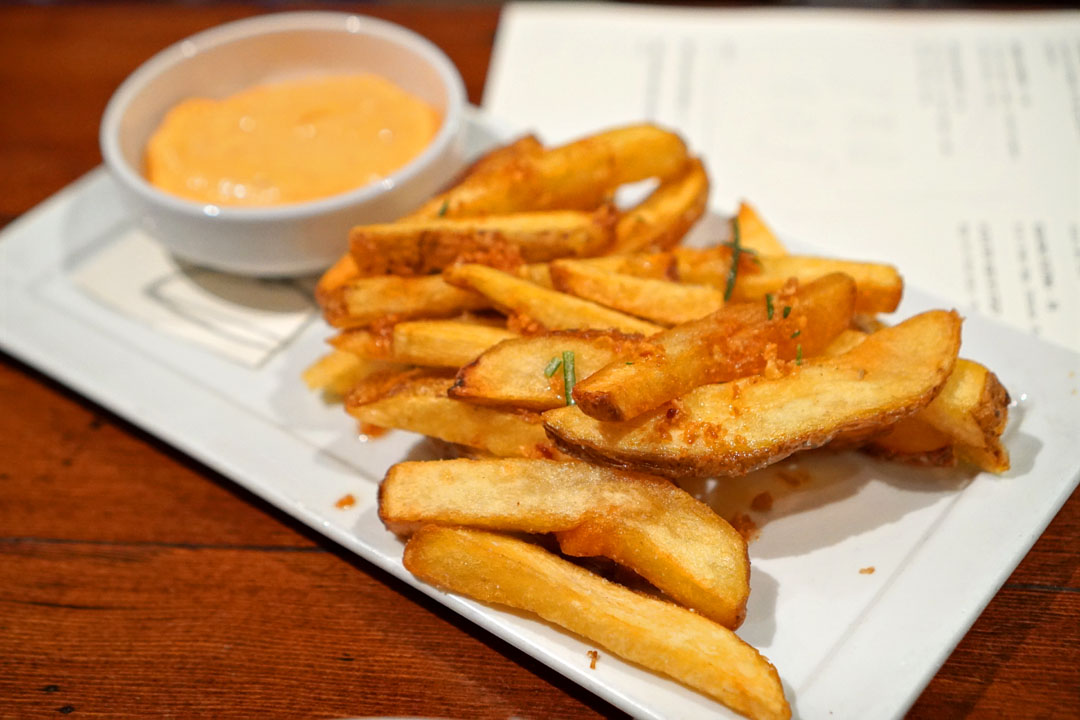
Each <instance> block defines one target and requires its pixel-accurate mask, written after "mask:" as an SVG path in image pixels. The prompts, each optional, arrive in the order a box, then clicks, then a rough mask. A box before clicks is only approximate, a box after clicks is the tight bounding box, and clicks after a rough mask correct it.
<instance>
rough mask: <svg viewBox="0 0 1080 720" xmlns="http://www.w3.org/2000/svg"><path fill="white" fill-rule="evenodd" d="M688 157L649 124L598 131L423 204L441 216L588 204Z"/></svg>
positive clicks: (679, 165) (667, 171)
mask: <svg viewBox="0 0 1080 720" xmlns="http://www.w3.org/2000/svg"><path fill="white" fill-rule="evenodd" d="M686 161H687V153H686V145H685V144H684V143H683V141H682V140H681V139H680V138H679V136H678V135H675V134H674V133H671V132H668V131H666V130H662V129H660V128H658V127H656V126H653V125H634V126H629V127H623V128H616V129H614V130H608V131H606V132H601V133H597V134H595V135H591V136H589V137H586V138H583V139H581V140H578V141H575V142H572V143H570V144H568V145H563V146H561V147H557V148H553V149H550V150H545V151H543V152H540V153H538V154H535V155H529V156H526V157H522V158H518V160H517V161H516V162H514V163H512V164H511V165H510V166H509V167H505V168H501V169H499V170H497V171H496V172H492V173H485V174H484V175H483V176H482V177H478V178H477V179H476V181H475V182H468V181H466V182H464V183H462V184H461V185H459V186H457V187H456V188H453V189H452V190H450V191H449V192H447V193H445V194H444V195H443V196H441V197H440V198H436V199H435V200H433V201H431V202H429V203H427V204H425V206H424V207H425V209H426V210H428V211H430V209H431V208H441V207H442V206H443V205H445V207H446V210H445V212H444V213H443V214H444V215H445V216H446V217H467V216H477V215H500V214H506V213H513V212H523V211H527V210H556V209H563V210H591V209H593V208H596V207H599V206H600V205H601V204H602V203H603V202H604V201H605V199H606V198H607V197H608V196H609V195H610V194H611V193H612V191H613V190H614V189H615V188H617V187H618V186H619V185H622V184H624V183H628V182H637V181H638V180H644V179H646V178H650V177H659V178H668V177H671V176H673V175H676V174H678V173H679V172H681V171H682V169H683V168H684V167H685V165H686Z"/></svg>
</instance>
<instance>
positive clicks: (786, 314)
mask: <svg viewBox="0 0 1080 720" xmlns="http://www.w3.org/2000/svg"><path fill="white" fill-rule="evenodd" d="M790 314H791V306H790V305H785V306H784V319H785V320H786V319H787V316H788V315H790Z"/></svg>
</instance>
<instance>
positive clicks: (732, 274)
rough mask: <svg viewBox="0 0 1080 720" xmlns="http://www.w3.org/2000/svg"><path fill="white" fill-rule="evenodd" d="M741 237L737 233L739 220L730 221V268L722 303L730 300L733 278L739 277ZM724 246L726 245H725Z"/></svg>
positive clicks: (741, 248)
mask: <svg viewBox="0 0 1080 720" xmlns="http://www.w3.org/2000/svg"><path fill="white" fill-rule="evenodd" d="M741 243H742V235H741V234H740V233H739V218H737V217H736V218H732V219H731V268H730V269H729V270H728V276H727V286H726V287H725V288H724V302H727V301H728V300H730V299H731V293H732V292H734V290H735V278H736V277H738V275H739V256H741V255H742V254H743V247H742V244H741ZM725 244H726V243H725Z"/></svg>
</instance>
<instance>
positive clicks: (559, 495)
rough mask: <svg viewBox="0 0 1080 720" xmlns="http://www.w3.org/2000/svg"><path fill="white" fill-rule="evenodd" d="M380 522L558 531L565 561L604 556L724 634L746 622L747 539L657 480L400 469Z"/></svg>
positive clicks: (547, 470)
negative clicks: (567, 557) (716, 625)
mask: <svg viewBox="0 0 1080 720" xmlns="http://www.w3.org/2000/svg"><path fill="white" fill-rule="evenodd" d="M379 517H381V518H382V520H383V522H384V523H386V525H387V526H388V527H390V528H391V529H393V530H395V531H396V532H411V531H412V530H414V529H416V528H417V527H419V526H420V525H423V524H427V523H436V524H439V525H463V526H466V527H477V528H484V529H487V530H504V531H513V532H529V533H557V536H556V537H557V538H558V541H559V544H560V546H561V547H562V549H563V552H565V553H566V554H568V555H575V556H580V557H592V556H604V557H608V558H610V559H612V560H614V561H615V562H617V563H619V564H620V565H623V566H625V567H628V568H630V569H632V570H634V571H635V572H637V573H638V574H639V575H641V576H642V577H644V578H645V579H646V580H648V581H650V582H651V583H652V584H653V585H655V586H656V587H658V588H659V589H661V590H663V591H664V592H666V593H667V594H668V595H670V596H671V597H672V598H674V599H675V600H676V601H678V602H679V603H681V604H683V605H685V606H686V607H689V608H691V609H693V610H696V611H698V612H700V613H701V614H702V615H704V616H705V617H708V618H710V619H712V620H714V621H716V622H718V623H720V624H721V625H723V626H725V627H729V628H736V627H738V626H739V624H740V623H741V622H742V620H743V617H744V616H745V614H746V599H747V597H748V596H749V594H750V585H749V583H750V561H749V559H748V557H747V554H746V541H745V540H743V537H742V536H741V535H739V533H738V532H736V531H735V529H734V528H732V527H731V526H730V525H729V524H728V523H727V522H725V521H724V520H723V519H722V518H721V517H720V516H719V515H717V514H716V513H715V512H713V511H712V510H711V509H710V508H709V507H708V506H707V505H705V504H704V503H702V502H700V501H698V500H695V499H694V498H693V497H691V496H690V494H689V493H687V492H686V491H684V490H682V489H681V488H679V487H678V486H676V485H673V484H672V483H670V482H669V481H667V480H664V479H661V478H656V477H652V476H649V475H639V474H634V473H625V472H620V471H618V470H610V469H608V468H599V467H596V466H593V465H589V464H587V463H581V462H554V461H550V460H445V461H441V462H422V463H418V462H412V463H401V464H398V465H395V466H394V467H393V468H391V469H390V472H389V473H388V474H387V476H386V480H385V481H384V482H383V484H382V486H381V488H380V491H379Z"/></svg>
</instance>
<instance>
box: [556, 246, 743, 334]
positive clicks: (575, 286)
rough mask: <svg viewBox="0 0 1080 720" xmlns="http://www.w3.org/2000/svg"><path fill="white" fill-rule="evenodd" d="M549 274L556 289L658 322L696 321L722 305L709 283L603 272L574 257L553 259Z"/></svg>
mask: <svg viewBox="0 0 1080 720" xmlns="http://www.w3.org/2000/svg"><path fill="white" fill-rule="evenodd" d="M550 273H551V282H552V285H554V287H555V289H556V290H559V291H561V292H564V293H570V294H571V295H576V296H577V297H580V298H584V299H586V300H592V301H593V302H595V303H599V304H600V305H603V306H605V307H609V308H611V309H613V310H618V311H619V312H624V313H627V314H628V315H633V316H635V317H639V318H643V319H645V320H649V321H652V322H655V323H659V324H661V325H678V324H679V323H684V322H688V321H690V320H696V319H698V318H700V317H704V316H705V315H708V314H709V313H712V312H716V311H717V310H719V309H720V308H722V307H723V306H724V293H723V292H721V291H720V290H717V289H716V288H714V287H710V286H709V285H690V284H686V283H677V282H671V281H669V280H657V279H655V278H640V277H635V276H633V275H624V274H622V273H617V272H605V271H604V270H601V269H599V268H597V267H595V266H594V265H588V264H585V263H583V262H581V261H576V260H556V261H555V262H553V263H551V266H550Z"/></svg>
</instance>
